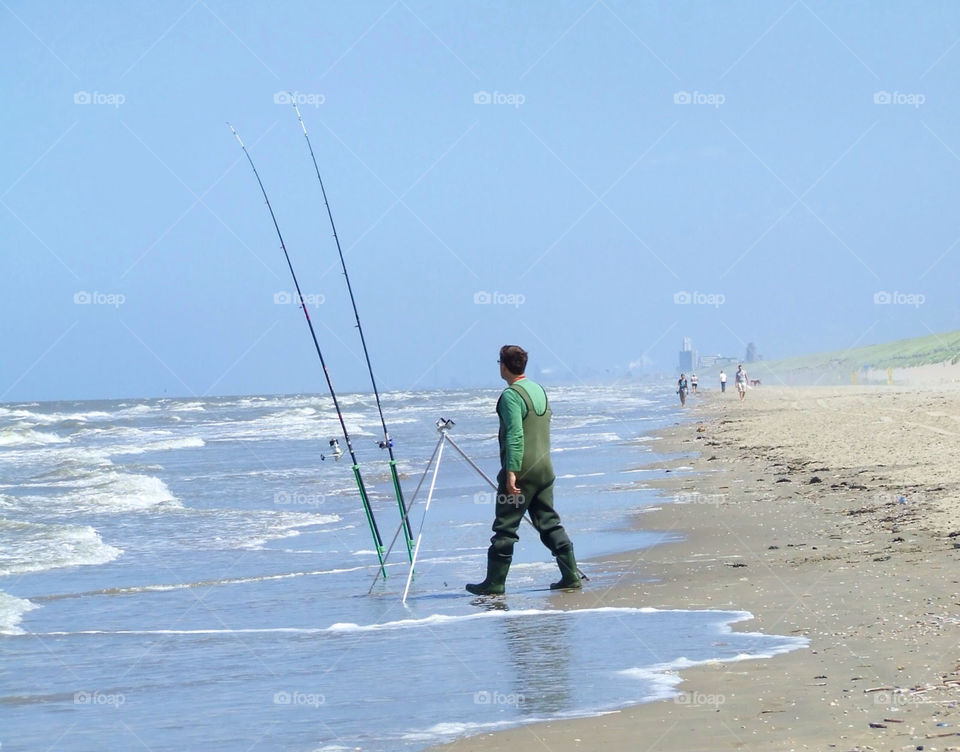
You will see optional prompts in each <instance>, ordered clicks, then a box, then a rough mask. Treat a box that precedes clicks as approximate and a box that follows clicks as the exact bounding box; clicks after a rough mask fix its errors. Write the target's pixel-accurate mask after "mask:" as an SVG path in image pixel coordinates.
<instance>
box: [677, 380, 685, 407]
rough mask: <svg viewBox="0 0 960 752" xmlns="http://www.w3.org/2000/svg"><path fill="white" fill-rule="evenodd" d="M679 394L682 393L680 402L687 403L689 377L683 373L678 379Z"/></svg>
mask: <svg viewBox="0 0 960 752" xmlns="http://www.w3.org/2000/svg"><path fill="white" fill-rule="evenodd" d="M677 394H679V395H680V404H681V405H685V404H687V377H686V376H685V375H683V374H682V373H681V374H680V378H679V379H678V380H677Z"/></svg>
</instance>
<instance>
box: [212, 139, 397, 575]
mask: <svg viewBox="0 0 960 752" xmlns="http://www.w3.org/2000/svg"><path fill="white" fill-rule="evenodd" d="M227 125H228V126H229V127H230V130H231V131H233V135H234V136H236V137H237V142H238V143H239V144H240V148H241V149H243V153H244V154H245V155H246V157H247V161H248V162H249V163H250V167H251V168H252V169H253V174H254V175H255V176H256V178H257V183H258V184H259V186H260V192H261V193H263V200H264V201H266V203H267V208H268V209H269V210H270V219H272V220H273V227H274V229H275V230H276V231H277V237H278V238H279V239H280V247H281V248H282V249H283V255H284V258H286V260H287V268H289V269H290V276H291V277H293V286H294V287H295V288H296V289H297V298H298V300H299V301H300V309H301V310H302V311H303V315H304V316H305V317H306V319H307V326H308V327H310V336H311V337H312V338H313V344H314V347H316V349H317V356H318V357H319V358H320V365H321V366H322V367H323V375H324V377H325V378H326V380H327V388H328V389H329V390H330V396H331V397H332V398H333V406H334V408H335V409H336V411H337V418H338V419H339V421H340V429H341V430H342V431H343V439H344V441H346V443H347V451H349V452H350V459H352V460H353V477H354V479H355V480H356V481H357V488H358V489H359V490H360V499H361V500H362V501H363V511H364V513H365V514H366V516H367V523H368V524H369V525H370V533H371V534H372V535H373V543H374V547H375V548H376V550H377V558H379V560H380V571H381V572H382V573H383V577H384V579H386V577H387V569H386V567H385V566H384V562H383V540H382V539H381V537H380V530H379V528H378V527H377V521H376V520H375V519H374V517H373V508H372V507H371V506H370V499H369V498H368V497H367V489H366V487H365V486H364V485H363V478H362V477H361V476H360V465H359V464H358V463H357V455H356V454H355V453H354V451H353V444H352V443H351V441H350V433H349V432H348V431H347V424H346V422H344V420H343V413H342V412H341V410H340V403H339V402H338V401H337V393H336V392H335V391H334V389H333V381H332V380H331V379H330V373H329V371H327V363H326V361H325V360H324V359H323V352H322V351H321V350H320V342H319V341H318V340H317V333H316V331H314V328H313V322H312V321H311V320H310V313H309V311H307V305H306V303H305V302H304V300H303V293H302V292H301V291H300V282H298V281H297V274H296V272H294V271H293V262H292V261H290V254H289V253H287V246H286V245H285V244H284V242H283V235H282V234H281V233H280V225H279V224H277V216H276V214H274V213H273V207H272V206H271V205H270V199H269V198H267V189H266V188H264V187H263V181H262V180H261V179H260V173H259V172H257V168H256V165H254V164H253V158H252V157H251V156H250V152H248V151H247V147H246V146H244V144H243V141H242V140H241V138H240V134H239V133H237V129H236V128H234V127H233V126H232V125H230V123H227ZM330 446H331V447H333V448H334V453H335V457H336V458H337V459H339V454H337V453H336V452H337V449H338V447H337V445H336V439H332V440H331V441H330Z"/></svg>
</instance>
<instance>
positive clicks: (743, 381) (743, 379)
mask: <svg viewBox="0 0 960 752" xmlns="http://www.w3.org/2000/svg"><path fill="white" fill-rule="evenodd" d="M734 381H736V382H737V393H738V394H739V395H740V401H741V402H743V398H744V397H746V396H747V372H746V371H744V370H743V364H742V363H741V364H740V365H738V366H737V374H736V376H735V377H734Z"/></svg>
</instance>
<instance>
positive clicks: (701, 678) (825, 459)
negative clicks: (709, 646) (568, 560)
mask: <svg viewBox="0 0 960 752" xmlns="http://www.w3.org/2000/svg"><path fill="white" fill-rule="evenodd" d="M688 405H689V409H690V416H691V418H692V421H690V422H688V423H684V424H680V425H677V426H675V427H674V428H672V429H669V430H667V431H666V432H664V433H663V434H662V437H663V438H662V441H661V442H660V443H659V444H658V450H659V451H660V452H662V453H667V454H669V453H675V452H690V453H693V455H694V456H693V459H684V460H682V461H677V462H674V463H672V465H673V467H679V466H681V465H686V466H692V467H693V468H694V472H693V473H690V472H687V471H682V472H681V471H678V472H676V475H675V476H672V477H670V478H669V479H667V480H665V481H662V482H659V483H656V484H649V485H655V486H656V487H657V488H659V489H660V490H661V492H662V493H663V495H664V497H665V500H669V501H676V502H677V503H666V504H664V505H663V507H662V508H659V509H656V510H654V511H651V512H647V513H644V514H642V515H638V516H637V518H636V519H635V525H636V526H637V527H638V528H642V529H645V530H657V531H663V532H664V533H665V534H670V535H675V534H676V533H682V534H683V535H684V536H685V540H684V541H683V542H680V543H666V544H664V545H658V546H654V547H652V548H649V549H646V550H644V551H640V552H635V553H632V554H631V553H627V554H623V558H624V560H625V561H628V562H630V563H631V565H632V566H631V567H630V569H631V570H632V571H633V572H634V574H635V575H636V581H634V582H627V581H625V580H624V581H622V582H620V583H619V584H618V585H617V586H615V587H613V588H609V589H605V590H596V589H592V588H588V589H586V590H584V591H583V592H582V593H579V594H573V595H570V596H569V604H570V606H571V607H594V606H599V605H629V606H651V607H656V608H664V609H668V608H683V609H699V608H717V609H730V610H738V609H742V610H746V611H749V612H750V613H752V614H753V615H754V617H755V618H754V619H752V620H748V621H744V622H741V623H739V624H737V625H736V627H735V628H736V629H739V630H744V631H761V632H765V633H771V634H773V633H775V634H785V635H801V636H804V637H806V638H808V639H809V647H808V648H807V649H802V650H797V651H794V652H792V653H789V654H786V655H782V656H778V657H774V658H770V659H759V660H750V661H742V662H733V663H713V664H709V665H705V666H698V667H695V668H692V669H688V670H684V671H682V677H683V679H684V682H683V684H681V685H680V687H679V689H680V690H681V691H682V692H683V694H682V695H681V696H680V697H678V698H676V699H675V700H672V701H670V700H667V701H660V702H654V703H649V704H646V705H641V706H637V707H633V708H628V709H625V710H622V711H620V712H616V713H613V714H608V715H604V716H600V717H596V718H587V719H578V720H570V721H562V722H555V723H545V724H539V725H530V726H526V727H522V728H518V729H514V730H510V731H506V732H500V733H496V734H488V735H483V736H479V737H473V738H470V739H465V740H461V741H459V742H456V743H453V744H449V745H445V746H443V747H438V749H446V750H483V751H491V752H492V751H493V750H516V749H521V748H527V749H544V750H554V751H555V752H562V751H563V750H596V749H604V750H607V751H608V752H614V751H616V750H685V751H687V752H693V751H694V750H711V751H717V750H847V751H853V750H857V751H864V750H938V751H943V750H960V706H958V703H960V584H958V580H960V574H958V562H960V493H958V490H960V462H958V459H960V458H958V455H960V448H958V443H957V441H956V438H957V435H958V428H960V388H958V386H957V385H956V384H947V385H942V384H941V385H936V386H935V385H933V384H929V385H927V386H922V385H920V386H916V385H913V386H911V387H910V388H906V387H896V386H894V387H853V386H851V387H767V386H764V387H761V388H757V389H752V390H750V391H749V392H748V394H747V399H746V401H745V402H744V403H742V404H741V403H739V402H738V400H737V396H736V393H735V392H732V391H728V392H727V393H726V394H720V393H719V392H717V391H709V392H706V393H702V394H700V395H697V396H696V397H693V398H692V399H690V400H689V401H688ZM668 467H669V465H668ZM651 580H652V581H651ZM508 588H509V581H508Z"/></svg>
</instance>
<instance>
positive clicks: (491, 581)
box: [467, 554, 513, 595]
mask: <svg viewBox="0 0 960 752" xmlns="http://www.w3.org/2000/svg"><path fill="white" fill-rule="evenodd" d="M511 561H513V557H512V556H511V557H503V556H497V555H493V556H491V555H490V554H487V578H486V579H485V580H484V581H483V582H478V583H477V584H475V585H467V591H468V592H470V593H473V594H474V595H503V592H504V583H505V582H506V581H507V572H509V571H510V562H511Z"/></svg>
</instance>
